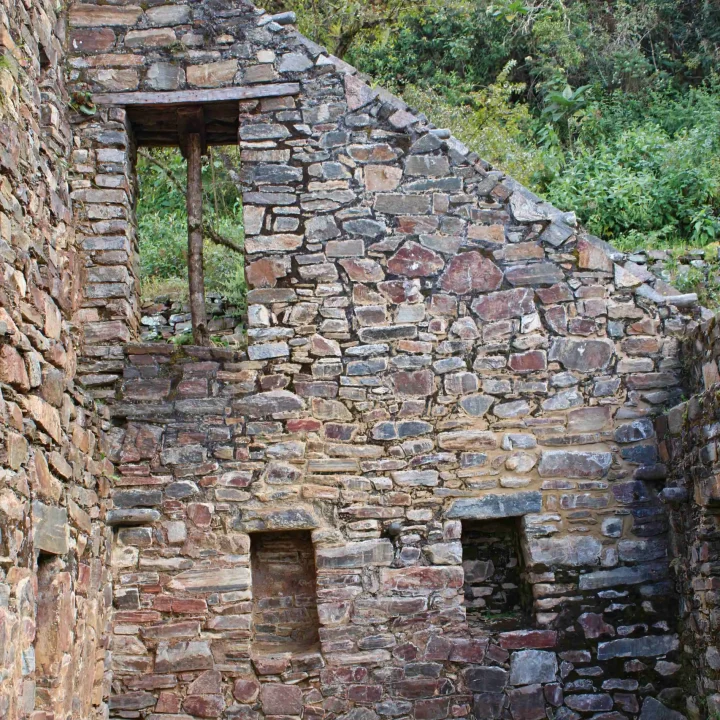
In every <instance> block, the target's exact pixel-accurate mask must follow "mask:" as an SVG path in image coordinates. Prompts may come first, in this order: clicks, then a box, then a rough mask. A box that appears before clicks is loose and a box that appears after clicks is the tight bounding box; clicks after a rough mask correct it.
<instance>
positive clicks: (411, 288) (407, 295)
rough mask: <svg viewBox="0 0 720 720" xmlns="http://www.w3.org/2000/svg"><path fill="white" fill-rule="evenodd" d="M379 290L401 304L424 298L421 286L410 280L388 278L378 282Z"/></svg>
mask: <svg viewBox="0 0 720 720" xmlns="http://www.w3.org/2000/svg"><path fill="white" fill-rule="evenodd" d="M378 290H379V291H380V292H381V293H382V294H383V295H385V297H387V298H388V299H389V300H390V301H391V302H393V303H396V304H399V303H404V302H417V301H418V300H420V299H422V293H421V292H420V288H419V287H418V286H417V285H416V284H415V283H414V282H409V281H408V280H388V281H386V282H381V283H378Z"/></svg>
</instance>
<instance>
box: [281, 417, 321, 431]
mask: <svg viewBox="0 0 720 720" xmlns="http://www.w3.org/2000/svg"><path fill="white" fill-rule="evenodd" d="M286 427H287V430H288V432H291V433H295V432H317V431H318V430H320V428H322V423H321V422H320V421H319V420H315V419H314V418H300V419H298V420H288V421H287V423H286Z"/></svg>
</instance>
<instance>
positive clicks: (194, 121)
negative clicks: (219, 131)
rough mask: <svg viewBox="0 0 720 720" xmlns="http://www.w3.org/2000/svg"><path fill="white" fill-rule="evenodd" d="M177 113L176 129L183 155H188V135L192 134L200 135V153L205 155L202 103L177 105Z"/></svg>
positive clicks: (205, 141)
mask: <svg viewBox="0 0 720 720" xmlns="http://www.w3.org/2000/svg"><path fill="white" fill-rule="evenodd" d="M175 112H176V114H177V129H178V139H179V144H180V151H181V152H182V154H183V157H184V158H186V159H187V157H188V137H189V136H190V135H191V134H193V135H199V136H200V154H201V155H207V138H206V136H205V113H204V112H203V106H202V105H191V106H189V107H184V106H183V107H179V108H178V109H177V110H176V111H175Z"/></svg>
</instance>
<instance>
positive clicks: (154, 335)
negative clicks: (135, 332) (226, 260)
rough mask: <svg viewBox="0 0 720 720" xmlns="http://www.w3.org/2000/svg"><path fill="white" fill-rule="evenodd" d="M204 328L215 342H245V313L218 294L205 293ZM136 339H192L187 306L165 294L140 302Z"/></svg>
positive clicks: (186, 340) (232, 343) (237, 343)
mask: <svg viewBox="0 0 720 720" xmlns="http://www.w3.org/2000/svg"><path fill="white" fill-rule="evenodd" d="M205 307H206V311H207V317H208V329H209V331H210V335H211V337H212V338H213V339H214V340H215V342H225V343H227V344H228V345H234V346H238V345H245V342H246V341H245V317H246V314H247V313H245V312H243V311H242V310H241V309H240V308H239V307H238V306H236V305H233V304H232V303H230V302H228V300H227V299H226V298H224V297H223V296H222V295H219V294H210V293H208V295H207V302H206V303H205ZM140 313H141V316H140V325H141V331H140V340H142V341H143V342H148V341H157V342H169V341H172V342H183V343H185V344H187V343H188V342H192V321H191V317H190V306H189V305H188V303H187V302H186V301H184V300H173V299H171V298H169V297H167V296H161V297H157V298H155V299H154V300H152V301H147V302H144V303H142V305H141V307H140Z"/></svg>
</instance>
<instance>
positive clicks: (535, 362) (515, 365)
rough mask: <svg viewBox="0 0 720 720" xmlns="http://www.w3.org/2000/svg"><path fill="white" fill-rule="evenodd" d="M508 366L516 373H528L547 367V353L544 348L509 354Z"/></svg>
mask: <svg viewBox="0 0 720 720" xmlns="http://www.w3.org/2000/svg"><path fill="white" fill-rule="evenodd" d="M508 366H509V367H510V369H511V370H514V371H515V372H517V373H530V372H537V371H539V370H545V369H547V355H546V353H545V351H544V350H530V351H529V352H525V353H517V354H515V355H511V356H510V360H509V361H508Z"/></svg>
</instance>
